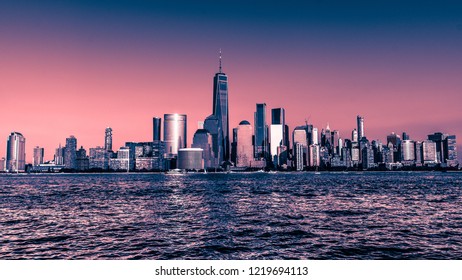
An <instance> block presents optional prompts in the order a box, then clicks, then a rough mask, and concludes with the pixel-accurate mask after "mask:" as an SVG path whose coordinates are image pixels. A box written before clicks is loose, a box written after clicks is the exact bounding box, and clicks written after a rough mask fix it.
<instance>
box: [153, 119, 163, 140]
mask: <svg viewBox="0 0 462 280" xmlns="http://www.w3.org/2000/svg"><path fill="white" fill-rule="evenodd" d="M161 125H162V119H161V118H159V117H154V118H152V140H153V142H156V141H160V129H161Z"/></svg>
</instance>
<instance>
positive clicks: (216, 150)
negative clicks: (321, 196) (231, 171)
mask: <svg viewBox="0 0 462 280" xmlns="http://www.w3.org/2000/svg"><path fill="white" fill-rule="evenodd" d="M204 129H206V130H207V131H208V132H209V133H210V135H211V136H212V152H213V155H214V158H215V159H214V160H213V162H212V165H213V166H211V167H213V168H218V167H219V166H220V165H221V164H222V163H223V162H224V152H223V145H221V144H220V143H223V133H222V132H221V127H220V126H219V120H218V118H217V117H216V116H214V115H210V116H208V117H207V118H206V119H205V121H204Z"/></svg>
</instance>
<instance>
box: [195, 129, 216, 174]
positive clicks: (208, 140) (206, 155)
mask: <svg viewBox="0 0 462 280" xmlns="http://www.w3.org/2000/svg"><path fill="white" fill-rule="evenodd" d="M191 147H192V148H200V149H202V150H203V153H202V157H203V160H204V168H216V167H218V164H217V162H216V158H215V154H214V152H213V139H212V135H211V134H210V133H209V131H208V130H206V129H198V130H196V133H194V137H193V143H192V145H191Z"/></svg>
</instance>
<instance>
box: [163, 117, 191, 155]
mask: <svg viewBox="0 0 462 280" xmlns="http://www.w3.org/2000/svg"><path fill="white" fill-rule="evenodd" d="M186 136H187V117H186V115H181V114H165V115H164V143H165V154H166V156H167V157H169V158H172V157H175V156H177V155H178V150H179V149H182V148H186V147H187V141H186Z"/></svg>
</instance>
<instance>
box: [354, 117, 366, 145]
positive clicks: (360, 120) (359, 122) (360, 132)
mask: <svg viewBox="0 0 462 280" xmlns="http://www.w3.org/2000/svg"><path fill="white" fill-rule="evenodd" d="M356 122H357V125H358V141H361V139H362V138H363V137H365V136H366V135H365V134H364V117H361V116H359V115H358V116H357V117H356Z"/></svg>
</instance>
